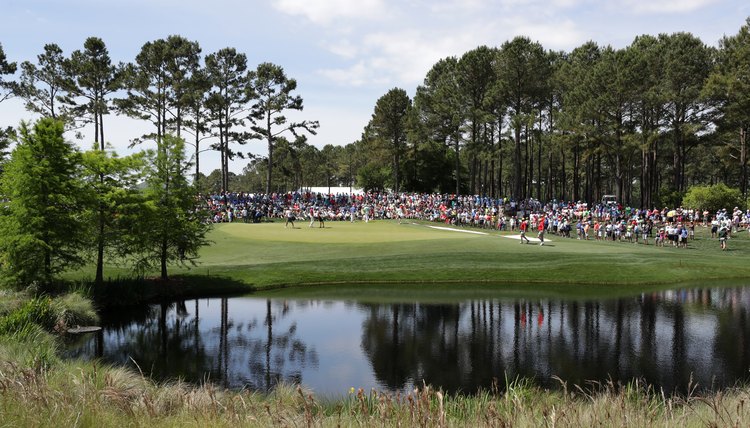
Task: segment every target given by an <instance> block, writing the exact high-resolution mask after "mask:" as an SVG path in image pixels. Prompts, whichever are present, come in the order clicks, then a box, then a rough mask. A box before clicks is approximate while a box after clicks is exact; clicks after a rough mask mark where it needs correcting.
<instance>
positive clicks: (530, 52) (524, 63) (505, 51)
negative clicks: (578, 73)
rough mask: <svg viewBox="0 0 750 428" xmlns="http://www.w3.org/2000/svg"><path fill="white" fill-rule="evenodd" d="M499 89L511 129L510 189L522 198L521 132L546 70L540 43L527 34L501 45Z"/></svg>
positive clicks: (540, 95)
mask: <svg viewBox="0 0 750 428" xmlns="http://www.w3.org/2000/svg"><path fill="white" fill-rule="evenodd" d="M495 64H496V67H497V76H498V92H499V94H500V97H501V98H502V99H504V100H505V102H506V105H507V106H508V120H509V121H510V123H511V128H512V130H513V142H514V146H513V172H512V180H511V183H512V192H511V194H512V195H514V196H515V197H517V198H525V197H526V190H525V189H524V186H523V184H524V178H523V177H524V175H523V171H522V166H523V163H522V140H521V136H522V132H523V131H524V130H525V124H527V123H528V117H529V116H530V115H531V114H532V113H533V109H534V107H535V106H537V105H538V103H539V102H540V99H541V98H542V97H543V95H544V94H543V91H544V88H545V84H546V75H545V73H546V72H547V71H548V70H549V64H548V57H547V56H546V55H545V53H544V49H543V48H542V45H540V44H539V43H535V42H532V41H531V40H530V39H529V38H527V37H516V38H514V39H513V40H511V41H510V42H505V43H503V45H502V46H501V48H500V53H499V56H498V60H497V61H496V63H495Z"/></svg>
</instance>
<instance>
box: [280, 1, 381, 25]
mask: <svg viewBox="0 0 750 428" xmlns="http://www.w3.org/2000/svg"><path fill="white" fill-rule="evenodd" d="M273 6H274V7H275V8H276V9H277V10H279V11H281V12H283V13H286V14H289V15H301V16H304V17H305V18H307V19H309V20H310V21H312V22H313V23H315V24H318V25H328V24H330V23H332V22H333V21H335V20H337V19H339V18H344V19H351V18H373V17H382V16H383V15H384V14H385V13H386V12H387V8H386V6H385V2H384V0H357V1H352V0H275V1H274V3H273Z"/></svg>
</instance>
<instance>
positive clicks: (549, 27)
mask: <svg viewBox="0 0 750 428" xmlns="http://www.w3.org/2000/svg"><path fill="white" fill-rule="evenodd" d="M508 26H509V27H510V28H512V33H513V36H514V37H515V36H527V37H529V38H530V39H531V40H532V41H538V42H539V43H541V44H542V46H543V47H544V48H545V49H566V50H569V49H571V48H573V47H575V46H577V45H579V44H580V43H582V42H583V41H584V40H585V39H586V36H585V35H584V34H583V33H582V32H581V31H579V30H578V28H577V27H576V25H575V23H574V22H572V21H570V20H565V21H563V22H553V23H550V22H545V23H540V22H526V21H523V20H520V19H516V20H512V21H509V22H508ZM508 38H509V39H510V37H508Z"/></svg>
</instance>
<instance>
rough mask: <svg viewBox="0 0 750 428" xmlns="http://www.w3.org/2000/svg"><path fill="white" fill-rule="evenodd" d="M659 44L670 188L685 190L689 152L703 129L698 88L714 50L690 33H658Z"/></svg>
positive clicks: (703, 113)
mask: <svg viewBox="0 0 750 428" xmlns="http://www.w3.org/2000/svg"><path fill="white" fill-rule="evenodd" d="M659 41H660V43H661V44H662V50H661V55H662V60H663V63H664V68H663V69H662V73H663V75H662V83H661V85H660V86H661V90H662V91H663V95H664V101H665V104H664V114H665V124H666V126H667V127H668V129H669V133H670V135H669V137H671V140H672V141H671V142H672V165H671V167H672V168H671V169H672V188H673V189H674V190H677V191H684V190H685V184H686V182H687V177H686V172H685V166H686V163H687V159H688V158H687V156H688V153H689V152H690V151H691V149H692V148H693V147H695V146H696V145H697V144H698V143H699V141H698V137H699V135H700V134H701V133H702V132H703V131H705V130H706V126H707V124H708V116H707V114H706V110H707V106H706V104H705V103H703V102H702V99H701V96H700V95H701V90H702V88H703V86H704V85H705V84H706V80H707V79H708V75H709V72H710V71H711V68H712V64H713V53H712V51H711V49H709V48H708V47H707V46H706V45H705V44H704V43H703V42H702V41H701V40H700V39H698V38H697V37H695V36H693V35H692V34H689V33H675V34H672V35H664V34H662V35H660V36H659Z"/></svg>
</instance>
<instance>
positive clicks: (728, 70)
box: [704, 18, 750, 196]
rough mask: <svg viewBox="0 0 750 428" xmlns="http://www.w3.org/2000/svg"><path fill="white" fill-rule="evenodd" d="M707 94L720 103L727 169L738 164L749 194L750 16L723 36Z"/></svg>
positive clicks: (718, 120) (741, 183) (721, 141)
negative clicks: (727, 34)
mask: <svg viewBox="0 0 750 428" xmlns="http://www.w3.org/2000/svg"><path fill="white" fill-rule="evenodd" d="M704 94H705V96H706V97H707V98H709V100H710V101H711V103H712V104H713V105H715V106H716V107H717V110H718V113H719V115H718V117H717V118H716V123H717V125H718V128H719V138H718V140H719V145H720V148H719V150H720V151H724V152H726V153H727V156H725V157H724V158H725V159H727V160H728V162H726V163H725V164H724V166H725V168H726V169H728V170H736V166H739V168H738V169H739V171H738V172H739V177H738V182H739V187H740V190H741V192H742V194H743V195H745V196H747V195H748V165H747V164H748V133H750V113H749V112H750V18H748V19H747V21H746V22H745V25H743V26H742V28H740V31H739V32H738V33H737V34H736V35H734V36H731V37H724V38H723V39H722V40H721V42H720V50H719V55H718V60H717V61H716V66H715V68H714V70H713V71H712V72H711V75H710V77H709V80H708V83H707V84H706V87H705V88H704Z"/></svg>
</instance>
